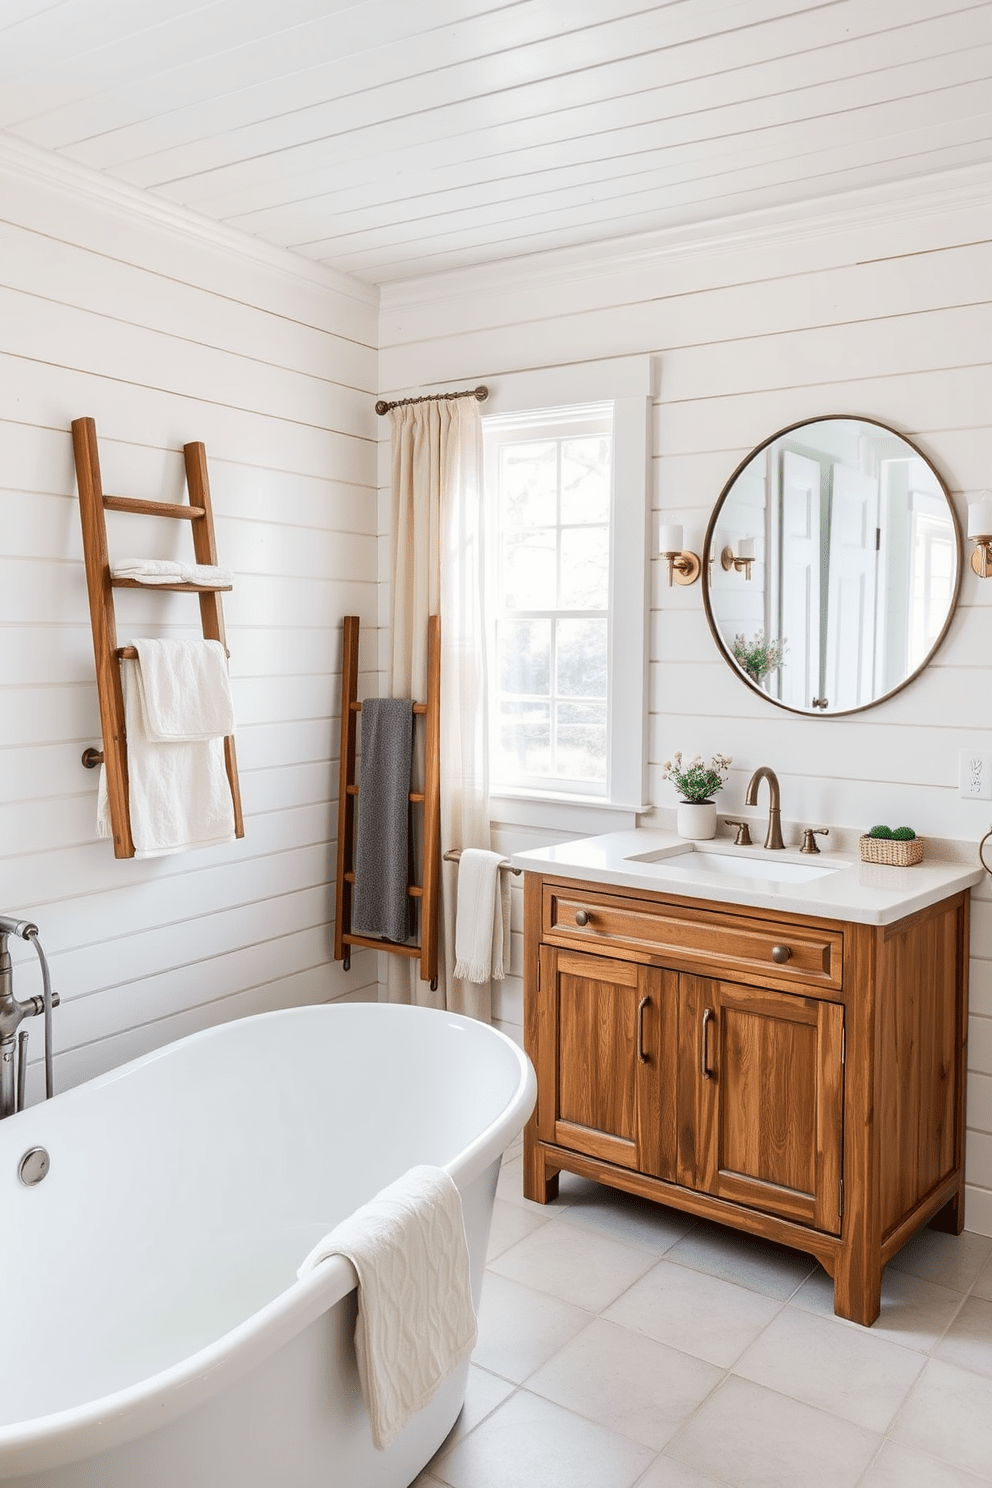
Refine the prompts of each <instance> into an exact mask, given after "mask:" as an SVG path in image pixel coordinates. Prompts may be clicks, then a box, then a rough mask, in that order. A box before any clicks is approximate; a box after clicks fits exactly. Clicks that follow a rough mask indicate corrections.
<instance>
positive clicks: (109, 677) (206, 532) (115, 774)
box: [72, 418, 245, 858]
mask: <svg viewBox="0 0 992 1488" xmlns="http://www.w3.org/2000/svg"><path fill="white" fill-rule="evenodd" d="M72 448H73V455H74V458H75V464H76V485H77V488H78V492H79V515H80V522H81V524H82V534H83V558H84V561H85V565H86V589H87V593H88V595H89V606H90V624H91V627H92V630H93V658H94V661H95V664H96V686H97V696H98V698H99V703H100V728H101V732H102V734H103V763H104V765H105V767H106V779H107V801H108V806H109V809H110V823H111V831H112V834H113V842H114V856H115V857H117V858H133V857H134V839H133V837H132V836H131V821H130V812H129V807H128V774H127V733H126V729H125V726H124V693H123V689H122V686H121V670H120V659H121V657H122V656H127V657H133V656H135V655H136V654H137V653H136V652H135V651H134V649H133V648H132V647H130V646H128V647H124V648H120V647H118V644H117V617H116V610H115V607H114V590H115V589H145V590H146V591H147V590H148V589H149V588H150V587H152V586H149V585H147V584H141V583H140V582H139V581H138V580H136V579H115V578H114V577H113V576H112V574H111V572H110V558H109V554H108V551H107V523H106V518H105V513H106V512H107V511H119V512H130V513H132V514H134V515H139V516H151V517H168V518H171V519H173V520H177V519H178V520H180V521H187V522H189V523H190V524H191V532H192V537H193V553H194V556H195V558H196V561H197V563H209V564H216V562H217V545H216V539H215V537H214V522H213V509H212V507H211V503H210V482H209V479H208V476H207V455H206V450H205V448H204V446H203V445H202V444H200V443H193V444H186V445H184V446H183V457H184V460H185V464H186V486H187V490H188V493H189V497H190V499H189V502H172V501H143V500H140V499H138V498H132V497H128V496H105V495H104V493H103V482H102V480H101V477H100V456H99V451H98V449H97V441H96V423H95V421H94V420H93V419H91V418H79V419H73V421H72ZM154 588H155V589H164V590H166V591H174V592H176V593H181V594H197V595H199V599H200V624H201V628H202V630H203V636H204V639H205V640H209V641H219V642H220V644H221V645H222V646H223V647H224V649H225V650H226V649H227V637H226V634H225V630H224V612H223V609H222V607H221V599H220V596H221V592H223V591H222V590H221V589H213V588H211V589H207V588H204V587H203V586H201V585H198V584H184V583H170V584H156V585H155V586H154ZM230 588H231V585H230V584H227V585H224V586H223V590H230ZM224 764H225V767H226V769H227V778H228V782H229V784H230V787H231V801H232V804H233V807H234V833H235V836H236V837H243V836H244V835H245V825H244V816H243V813H242V809H241V789H240V785H239V783H238V764H237V754H236V752H235V747H234V740H233V738H231V737H227V738H225V740H224Z"/></svg>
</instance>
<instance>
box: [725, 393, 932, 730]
mask: <svg viewBox="0 0 992 1488" xmlns="http://www.w3.org/2000/svg"><path fill="white" fill-rule="evenodd" d="M703 553H704V554H705V555H706V557H708V559H709V561H708V563H706V562H704V567H703V604H704V606H705V609H706V618H707V620H708V621H709V624H710V629H711V630H712V632H713V635H714V637H715V639H716V642H717V644H718V646H719V647H720V649H721V651H722V652H723V653H724V655H725V656H726V658H727V661H728V662H729V664H730V665H731V666H732V667H733V668H734V670H735V671H736V672H737V673H738V675H739V676H740V677H741V678H742V680H743V681H745V682H746V683H747V684H748V685H749V686H751V687H753V688H754V689H755V690H756V691H757V692H760V693H761V694H762V696H763V697H766V698H768V700H769V701H770V702H773V703H777V704H778V705H779V707H782V708H789V709H791V710H792V711H793V712H795V713H809V714H819V713H830V714H834V713H854V712H857V711H859V710H860V709H862V708H870V707H872V706H873V705H874V704H875V703H880V702H881V701H882V700H883V699H884V698H888V697H891V696H892V694H893V693H894V692H898V691H899V689H900V688H901V687H905V685H906V683H907V682H910V681H911V680H912V679H913V678H914V677H915V676H916V675H917V674H918V673H919V672H920V671H922V669H923V668H924V667H925V666H926V664H927V662H928V661H929V660H930V658H931V656H932V655H933V653H934V652H935V651H936V649H937V647H938V646H939V645H940V642H941V641H942V640H943V638H944V635H945V633H946V631H947V627H948V626H949V625H950V623H951V616H952V614H953V613H954V605H955V603H956V601H957V595H958V588H959V585H960V582H961V533H960V529H959V527H958V521H957V517H956V516H955V514H954V509H953V507H952V505H951V500H950V496H949V494H948V491H947V488H946V486H945V485H944V482H943V481H942V480H941V478H940V476H939V475H938V474H937V472H936V470H935V469H934V468H933V466H932V465H931V464H930V462H929V460H927V459H926V457H925V456H924V455H922V454H921V453H920V451H919V450H918V449H917V448H916V447H915V445H913V444H911V443H910V441H909V440H908V439H904V438H903V437H902V436H901V435H900V434H897V433H896V432H895V430H894V429H889V428H886V426H885V425H884V424H879V423H876V422H875V421H874V420H872V419H863V418H837V417H834V418H819V419H810V420H809V421H808V422H806V423H801V424H792V425H791V426H790V427H789V428H788V429H783V430H782V431H781V432H780V433H778V434H774V435H773V436H772V437H771V439H768V440H766V441H765V443H764V444H761V445H759V446H758V448H757V449H756V450H754V451H753V453H752V454H750V455H748V457H747V459H746V460H745V461H744V462H743V463H742V464H741V465H739V466H738V468H737V469H736V470H735V471H734V473H733V475H732V476H731V477H730V480H729V481H728V482H727V484H726V485H725V486H724V488H723V491H722V493H721V495H720V499H719V501H718V502H717V504H716V506H715V507H714V509H713V515H712V516H711V518H710V521H709V526H708V527H707V529H706V538H705V542H704V547H703Z"/></svg>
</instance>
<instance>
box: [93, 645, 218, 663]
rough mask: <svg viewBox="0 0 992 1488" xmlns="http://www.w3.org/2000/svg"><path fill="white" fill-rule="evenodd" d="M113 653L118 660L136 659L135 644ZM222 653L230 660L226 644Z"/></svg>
mask: <svg viewBox="0 0 992 1488" xmlns="http://www.w3.org/2000/svg"><path fill="white" fill-rule="evenodd" d="M114 655H115V656H116V657H117V659H118V661H137V660H138V650H137V647H136V646H118V647H117V650H116V651H115V652H114ZM224 655H225V656H226V657H227V659H228V660H229V661H230V659H231V653H230V651H228V649H227V647H226V646H225V647H224Z"/></svg>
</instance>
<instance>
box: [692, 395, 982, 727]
mask: <svg viewBox="0 0 992 1488" xmlns="http://www.w3.org/2000/svg"><path fill="white" fill-rule="evenodd" d="M838 421H842V422H844V423H856V424H871V425H873V427H874V428H876V429H882V430H884V432H885V433H886V434H892V435H894V436H895V438H896V439H901V440H902V442H903V444H906V445H908V446H909V448H910V449H911V450H912V451H913V453H914V454H916V455H918V456H919V458H920V459H921V460H922V461H923V462H924V464H925V465H926V466H927V467H928V469H929V470H931V471H932V472H933V474H934V477H935V479H936V481H937V484H938V485H939V486H940V489H941V491H942V492H943V494H944V499H945V501H946V502H947V509H948V511H949V512H950V514H951V522H952V524H953V527H954V540H955V546H956V550H957V566H956V571H955V575H954V593H953V594H952V595H951V601H950V604H949V605H948V607H947V619H946V620H945V621H944V624H943V626H942V627H941V631H940V634H939V635H938V636H937V639H936V640H935V641H934V643H933V645H932V646H931V647H930V650H929V651H928V652H927V654H926V656H925V657H924V658H923V660H922V661H921V663H920V665H919V666H918V667H917V668H916V670H915V671H914V672H911V673H910V674H909V676H908V677H906V678H904V679H903V681H902V682H900V683H899V686H898V687H893V688H892V689H891V690H890V691H889V692H885V693H883V694H882V696H881V697H877V698H872V700H871V702H870V703H861V704H860V705H859V706H858V707H857V708H838V709H837V710H836V712H833V713H823V712H817V711H816V710H815V709H813V708H810V709H806V708H794V707H793V706H792V704H791V703H783V702H781V701H780V699H778V698H774V697H771V696H770V695H769V694H768V693H767V692H765V690H764V688H762V687H759V686H758V685H757V684H756V683H754V682H752V680H751V678H750V677H749V676H748V675H747V673H746V672H745V671H744V670H743V669H742V668H741V667H739V666H738V664H737V662H736V661H735V660H734V658H733V656H732V655H731V653H730V651H729V650H728V649H727V646H726V643H725V642H724V639H723V636H722V635H721V633H720V630H719V628H718V626H717V623H716V619H715V617H714V615H713V609H712V606H711V605H710V589H709V578H710V569H711V565H712V564H713V562H714V561H715V556H718V555H714V553H713V539H714V536H715V534H716V530H717V527H718V526H719V517H720V512H721V510H722V508H723V503H724V502H725V501H726V499H727V497H728V496H729V494H730V492H731V490H732V489H733V486H734V482H735V481H736V480H737V477H738V476H739V475H741V474H742V472H743V471H744V470H746V469H747V467H748V466H749V465H750V463H751V461H752V460H753V459H755V458H756V457H757V456H758V455H760V454H761V452H762V450H766V449H767V448H768V446H769V445H770V444H774V443H775V441H776V439H781V438H783V436H784V435H786V434H793V433H795V431H796V430H797V429H808V428H809V427H810V426H811V425H813V424H827V423H837V422H838ZM701 556H702V567H703V582H702V590H703V609H704V611H705V613H706V623H707V624H708V625H709V628H710V634H711V635H712V637H713V639H714V641H715V642H716V646H717V650H718V651H719V652H720V654H721V656H722V657H723V659H724V660H725V661H726V663H727V665H728V666H729V667H730V669H731V671H732V672H733V673H734V675H735V676H736V677H737V678H738V680H739V681H741V682H743V683H744V686H745V687H749V688H750V689H751V691H752V692H755V693H757V695H758V697H760V698H763V699H764V700H765V702H766V703H771V704H772V706H773V707H775V708H781V709H783V710H784V711H785V712H786V713H792V714H794V715H795V716H796V717H797V718H845V717H849V716H850V715H851V714H852V713H865V712H867V711H868V709H869V708H877V707H878V706H879V704H880V703H887V702H888V700H889V699H890V698H894V697H895V696H896V694H897V693H900V692H902V690H903V688H905V687H908V686H909V684H910V683H911V682H915V681H916V679H917V677H918V676H919V675H920V673H921V672H923V671H925V670H926V668H927V667H928V666H929V665H930V663H931V661H932V660H933V658H934V656H935V655H936V654H937V651H938V650H939V648H940V646H941V644H942V643H943V640H944V637H945V636H946V635H947V632H948V631H949V630H950V628H951V621H952V620H953V619H954V614H955V611H956V610H957V607H958V598H959V596H960V593H961V577H962V573H963V570H964V566H965V551H964V542H963V539H962V534H961V523H960V521H959V520H958V514H957V512H956V511H955V510H954V502H953V501H952V500H951V493H950V490H949V489H948V486H947V482H946V481H945V480H944V477H943V476H942V475H941V473H940V471H939V470H938V469H937V467H936V466H935V465H934V463H933V461H932V460H931V458H930V456H929V455H926V454H924V452H923V450H921V449H920V447H919V445H918V444H916V443H914V441H913V440H912V439H909V438H908V437H907V436H906V435H905V434H903V433H901V432H900V430H898V429H893V427H892V425H891V424H885V423H883V422H882V420H881V419H875V418H867V417H866V416H865V415H864V414H863V413H825V414H818V415H817V416H816V418H808V419H797V421H796V422H795V423H794V424H786V425H785V427H784V428H782V429H778V430H777V431H776V432H775V433H774V434H772V435H770V436H769V437H768V438H767V439H763V440H762V442H761V443H760V444H757V445H755V447H754V449H753V450H751V452H750V453H749V454H748V455H746V456H745V457H744V459H743V460H742V461H741V462H740V464H739V465H738V466H737V469H736V470H735V471H734V473H733V475H731V477H730V479H729V480H727V481H726V482H725V483H724V487H723V490H722V491H721V492H720V495H719V496H718V497H717V500H716V504H715V506H714V507H713V510H712V512H711V514H710V519H709V521H708V522H707V524H706V535H705V537H704V538H703V547H702V555H701Z"/></svg>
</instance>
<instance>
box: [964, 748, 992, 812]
mask: <svg viewBox="0 0 992 1488" xmlns="http://www.w3.org/2000/svg"><path fill="white" fill-rule="evenodd" d="M958 792H959V794H960V795H961V796H962V798H963V799H964V800H966V801H992V753H987V752H985V751H984V750H981V749H962V750H961V752H960V753H959V755H958Z"/></svg>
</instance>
